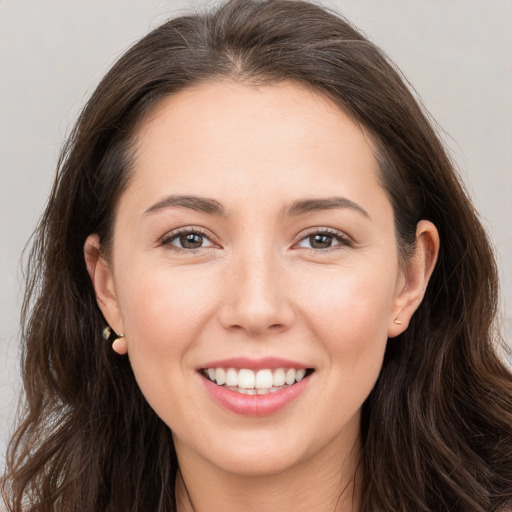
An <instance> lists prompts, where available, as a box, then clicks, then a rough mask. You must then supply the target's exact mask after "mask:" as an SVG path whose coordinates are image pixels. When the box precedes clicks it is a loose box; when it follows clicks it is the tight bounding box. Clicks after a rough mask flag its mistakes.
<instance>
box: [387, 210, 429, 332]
mask: <svg viewBox="0 0 512 512" xmlns="http://www.w3.org/2000/svg"><path fill="white" fill-rule="evenodd" d="M438 253H439V233H438V231H437V228H436V227H435V226H434V224H432V222H430V221H428V220H422V221H420V222H419V223H418V226H417V227H416V247H415V251H414V254H413V255H412V256H411V257H410V258H408V260H407V261H406V262H405V267H404V269H403V270H402V272H401V275H400V278H399V280H398V282H397V290H396V295H395V300H394V304H393V308H392V311H391V315H390V318H389V321H388V337H390V338H393V337H395V336H398V335H399V334H401V333H402V332H404V331H405V330H406V329H407V327H408V326H409V322H410V320H411V318H412V315H413V314H414V312H415V311H416V310H417V309H418V307H419V305H420V304H421V301H422V300H423V297H424V295H425V290H426V289H427V285H428V282H429V279H430V276H431V275H432V272H433V271H434V267H435V264H436V261H437V255H438Z"/></svg>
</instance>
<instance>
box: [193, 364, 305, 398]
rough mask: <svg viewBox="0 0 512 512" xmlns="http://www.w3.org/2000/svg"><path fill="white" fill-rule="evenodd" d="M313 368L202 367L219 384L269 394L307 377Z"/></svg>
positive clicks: (249, 393)
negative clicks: (254, 369)
mask: <svg viewBox="0 0 512 512" xmlns="http://www.w3.org/2000/svg"><path fill="white" fill-rule="evenodd" d="M313 372H314V370H313V369H312V368H299V369H296V368H274V369H269V368H267V369H261V370H257V371H253V370H250V369H247V368H242V369H236V368H202V369H201V374H202V375H203V376H204V377H206V378H207V379H208V380H210V381H211V382H213V383H215V384H217V386H220V387H223V388H227V389H229V390H231V391H234V392H236V393H240V394H244V395H267V394H269V393H275V392H277V391H281V390H282V389H286V388H288V387H290V386H293V385H294V384H297V383H298V382H300V381H302V380H303V379H305V378H307V377H308V376H309V375H311V373H313Z"/></svg>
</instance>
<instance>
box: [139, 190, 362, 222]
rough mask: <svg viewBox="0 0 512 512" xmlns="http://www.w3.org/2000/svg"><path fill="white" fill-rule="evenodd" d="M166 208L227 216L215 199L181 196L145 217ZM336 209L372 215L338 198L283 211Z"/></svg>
mask: <svg viewBox="0 0 512 512" xmlns="http://www.w3.org/2000/svg"><path fill="white" fill-rule="evenodd" d="M166 208H189V209H191V210H195V211H198V212H203V213H207V214H209V215H218V216H220V217H225V216H227V213H226V209H225V208H224V206H223V205H222V204H221V203H219V202H218V201H216V200H215V199H210V198H207V197H199V196H192V195H179V194H174V195H170V196H166V197H164V198H163V199H160V200H159V201H158V202H156V203H155V204H154V205H153V206H151V207H149V208H148V209H147V210H146V211H145V212H144V216H146V215H151V214H152V213H156V212H158V211H160V210H164V209H166ZM335 208H348V209H351V210H354V211H356V212H358V213H360V214H362V215H364V216H365V217H367V218H370V215H369V214H368V212H367V211H366V210H365V209H364V208H363V207H361V206H359V205H358V204H357V203H355V202H354V201H351V200H350V199H347V198H346V197H337V196H334V197H327V198H315V199H302V200H299V201H294V202H293V203H291V204H289V205H288V206H285V208H284V209H283V215H284V216H290V217H296V216H299V215H304V214H306V213H310V212H316V211H322V210H332V209H335Z"/></svg>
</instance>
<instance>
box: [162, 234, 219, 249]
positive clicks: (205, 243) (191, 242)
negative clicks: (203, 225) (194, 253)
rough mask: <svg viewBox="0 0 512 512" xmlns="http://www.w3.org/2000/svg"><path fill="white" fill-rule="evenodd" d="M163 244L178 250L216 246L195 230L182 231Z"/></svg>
mask: <svg viewBox="0 0 512 512" xmlns="http://www.w3.org/2000/svg"><path fill="white" fill-rule="evenodd" d="M162 244H163V245H167V246H171V248H174V249H176V250H180V249H182V250H194V249H203V248H205V247H212V246H213V245H214V244H213V243H212V242H211V241H210V239H209V238H208V237H207V236H206V235H204V234H203V233H200V232H199V231H193V230H189V231H188V230H187V231H181V232H179V233H176V234H174V235H171V236H170V237H168V238H166V239H165V240H163V242H162Z"/></svg>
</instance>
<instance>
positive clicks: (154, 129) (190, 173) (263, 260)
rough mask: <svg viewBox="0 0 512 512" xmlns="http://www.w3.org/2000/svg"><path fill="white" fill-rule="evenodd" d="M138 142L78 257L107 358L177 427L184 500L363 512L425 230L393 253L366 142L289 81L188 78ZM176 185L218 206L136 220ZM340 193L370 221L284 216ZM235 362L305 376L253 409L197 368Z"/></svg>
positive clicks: (186, 503)
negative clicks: (277, 398) (99, 232)
mask: <svg viewBox="0 0 512 512" xmlns="http://www.w3.org/2000/svg"><path fill="white" fill-rule="evenodd" d="M137 137H138V151H137V156H136V161H135V165H134V174H133V179H132V181H131V184H130V186H129V187H128V188H127V190H126V191H125V192H124V194H123V196H122V197H121V199H120V203H119V205H118V211H117V215H116V221H115V226H114V238H113V247H112V251H111V257H110V258H109V260H108V261H107V260H106V259H104V258H103V257H102V256H101V254H100V245H99V240H98V237H97V236H96V235H91V236H90V237H89V238H88V240H87V242H86V245H85V257H86V261H87V265H88V269H89V273H90V275H91V279H92V281H93V284H94V287H95V290H96V294H97V299H98V304H99V306H100V308H101V310H102V312H103V314H104V316H105V318H106V320H107V321H108V322H109V324H110V325H111V326H112V327H113V328H114V330H115V331H116V332H122V333H125V335H126V336H125V338H123V339H122V340H120V341H119V342H116V343H115V344H114V350H116V351H117V352H118V353H120V354H124V353H126V352H127V353H128V357H129V358H130V362H131V365H132V367H133V371H134V373H135V376H136V378H137V382H138V384H139V385H140V387H141V390H142V392H143V393H144V395H145V397H146V399H147V400H148V402H149V403H150V404H151V406H152V407H153V408H154V410H155V411H156V412H157V413H158V415H159V416H160V417H161V418H162V420H163V421H164V422H165V423H167V425H169V427H170V428H171V429H172V431H173V434H174V439H175V444H176V449H177V453H178V460H179V465H180V474H179V475H178V480H177V489H178V490H177V498H178V503H179V504H180V510H181V511H189V510H195V511H201V512H202V511H206V510H208V511H217V510H218V511H223V512H225V511H229V510H233V511H235V510H236V511H240V510H244V511H258V512H262V511H275V510H294V511H310V510H317V511H322V510H326V511H327V510H328V511H329V512H332V511H333V510H343V511H355V510H357V509H358V495H359V492H360V476H361V475H360V472H358V471H356V466H357V458H358V456H359V454H360V437H359V428H360V411H361V406H362V404H363V402H364V400H365V399H366V397H367V396H368V394H369V393H370V391H371V389H372V387H373V385H374V383H375V381H376V379H377V377H378V374H379V371H380V368H381V365H382V360H383V354H384V350H385V347H386V342H387V339H388V337H393V336H396V335H398V334H400V333H401V332H402V331H403V330H405V329H406V328H407V324H408V322H409V320H410V318H411V316H412V314H413V313H414V311H415V310H416V308H417V307H418V305H419V304H420V302H421V300H422V298H423V293H424V290H425V288H426V286H427V283H428V279H429V277H430V274H431V272H432V269H433V266H434V264H435V260H436V255H437V251H438V246H439V240H438V235H437V231H436V229H435V227H434V226H433V225H432V224H431V223H429V222H427V221H421V222H420V223H419V224H418V229H417V250H416V252H415V255H414V256H413V257H412V258H411V259H410V260H409V261H407V262H403V261H401V260H400V257H399V253H398V249H397V244H396V240H395V234H394V219H393V210H392V207H391V204H390V202H389V199H388V197H387V195H386V192H385V190H384V189H383V188H382V187H381V186H380V185H379V182H378V172H379V171H378V167H377V162H376V159H375V155H374V150H373V145H372V142H371V140H370V138H369V137H368V135H367V134H366V133H365V132H364V131H363V129H362V128H361V127H360V126H358V125H357V124H355V123H354V122H353V121H352V120H351V119H350V118H349V117H348V116H347V115H346V114H344V113H343V112H342V111H341V110H340V109H339V108H338V107H336V106H335V105H334V104H332V103H331V102H330V101H329V100H328V99H326V98H324V97H323V96H321V95H319V94H318V93H315V92H312V91H310V90H308V89H305V88H303V87H302V86H299V85H297V84H294V83H281V84H279V85H272V86H270V85H265V86H258V87H255V86H250V85H247V84H241V83H231V82H214V83H207V84H201V85H198V86H195V87H192V88H188V89H186V90H184V91H182V92H180V93H178V94H175V95H173V96H170V97H168V98H166V99H165V100H163V101H162V102H161V103H160V104H159V105H158V106H157V107H156V108H155V110H154V111H153V112H152V113H151V115H149V116H148V118H147V119H146V120H145V121H144V122H143V124H142V126H141V128H140V130H139V133H138V136H137ZM176 194H183V195H187V196H188V195H193V196H199V197H203V198H204V197H207V198H211V199H214V200H215V201H217V202H218V203H220V204H221V205H222V207H223V209H224V210H225V212H224V213H225V215H223V216H220V215H216V214H212V213H208V212H203V211H196V210H194V209H191V208H187V207H183V206H169V207H164V208H156V209H154V210H153V211H151V212H149V213H145V212H147V211H148V210H151V208H152V207H154V205H156V204H158V203H159V202H160V201H161V200H162V199H163V198H165V197H166V196H170V195H176ZM333 196H337V197H343V198H345V199H348V200H350V202H351V204H355V205H357V207H358V208H360V209H361V210H364V212H365V213H363V212H362V211H360V210H359V209H357V208H356V207H346V205H345V206H344V207H336V208H332V207H331V208H320V209H318V210H314V211H303V212H301V213H298V214H297V212H290V211H287V208H288V207H289V205H290V204H292V203H294V202H297V201H302V200H310V199H319V198H332V197H333ZM288 210H289V208H288ZM293 213H295V214H293ZM180 228H181V229H188V228H191V229H192V228H195V229H196V231H197V230H198V229H199V231H200V232H201V233H202V234H203V239H202V240H203V242H202V245H200V246H199V247H198V248H196V249H193V250H192V249H187V248H183V247H180V239H179V238H176V230H178V229H180ZM326 230H327V238H325V239H324V241H325V240H326V243H325V244H324V245H323V246H322V247H319V246H318V244H317V245H315V239H314V238H311V237H312V235H314V234H315V233H317V234H318V233H326ZM173 237H174V238H173ZM397 318H398V319H399V322H401V324H398V323H396V322H395V320H396V319H397ZM239 356H245V357H250V358H259V357H264V356H275V357H282V358H287V359H292V360H294V361H298V362H301V363H303V364H305V365H307V366H308V367H310V368H314V369H315V371H314V373H313V374H312V375H311V376H310V377H309V382H308V386H307V388H306V390H305V391H304V392H303V393H302V394H301V395H300V396H299V397H298V398H297V399H296V400H294V401H293V402H291V403H290V404H288V405H287V406H286V407H285V408H284V409H282V410H280V411H278V412H277V413H274V414H272V415H269V416H267V417H247V416H242V415H239V414H235V413H233V412H231V411H228V410H226V409H224V408H222V407H220V406H219V405H218V404H217V403H216V402H214V401H213V400H212V399H211V397H210V396H209V394H208V393H206V391H205V388H204V385H203V382H202V377H201V376H200V375H199V373H198V371H197V370H198V368H199V367H201V366H204V365H205V363H207V362H209V361H214V360H218V359H225V358H230V357H239Z"/></svg>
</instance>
